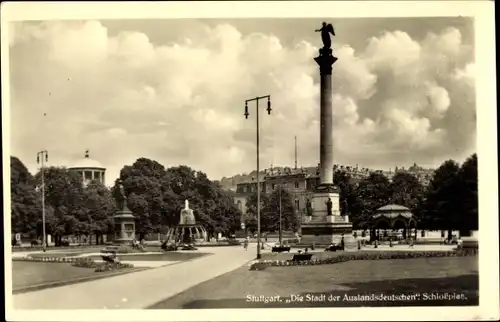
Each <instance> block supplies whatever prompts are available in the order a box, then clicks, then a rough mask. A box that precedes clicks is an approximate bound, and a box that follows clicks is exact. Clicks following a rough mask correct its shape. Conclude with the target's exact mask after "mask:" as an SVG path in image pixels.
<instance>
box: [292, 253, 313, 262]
mask: <svg viewBox="0 0 500 322" xmlns="http://www.w3.org/2000/svg"><path fill="white" fill-rule="evenodd" d="M312 255H313V254H295V255H293V258H292V262H297V261H309V260H311V258H312Z"/></svg>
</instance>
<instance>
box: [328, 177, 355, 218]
mask: <svg viewBox="0 0 500 322" xmlns="http://www.w3.org/2000/svg"><path fill="white" fill-rule="evenodd" d="M333 183H334V184H335V185H336V186H337V187H338V188H339V189H340V200H339V203H340V213H341V214H342V215H344V216H345V215H349V216H350V218H351V215H352V214H357V213H359V210H360V209H359V208H360V207H359V203H358V198H357V194H356V188H355V186H354V184H353V180H352V178H351V176H350V175H349V174H348V173H347V172H345V171H343V170H337V171H335V173H334V174H333ZM352 217H353V219H355V220H356V221H355V223H353V224H355V225H357V224H358V221H357V217H359V216H356V215H354V216H352Z"/></svg>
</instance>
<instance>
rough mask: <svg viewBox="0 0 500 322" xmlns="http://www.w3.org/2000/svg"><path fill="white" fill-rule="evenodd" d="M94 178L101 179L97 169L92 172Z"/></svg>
mask: <svg viewBox="0 0 500 322" xmlns="http://www.w3.org/2000/svg"><path fill="white" fill-rule="evenodd" d="M94 179H96V180H101V173H100V172H99V171H96V172H94Z"/></svg>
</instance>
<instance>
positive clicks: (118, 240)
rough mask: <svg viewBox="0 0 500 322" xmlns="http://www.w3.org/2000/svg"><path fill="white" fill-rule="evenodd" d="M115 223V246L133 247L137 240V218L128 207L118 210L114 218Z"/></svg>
mask: <svg viewBox="0 0 500 322" xmlns="http://www.w3.org/2000/svg"><path fill="white" fill-rule="evenodd" d="M113 220H114V222H115V236H114V239H113V244H115V245H124V244H127V245H131V244H132V241H133V240H134V239H135V218H134V215H133V214H132V211H130V210H129V209H128V208H127V207H124V208H123V209H122V210H118V211H117V212H116V214H115V215H114V216H113Z"/></svg>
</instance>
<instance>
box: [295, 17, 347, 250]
mask: <svg viewBox="0 0 500 322" xmlns="http://www.w3.org/2000/svg"><path fill="white" fill-rule="evenodd" d="M316 32H321V40H322V41H323V47H322V48H320V49H319V56H318V57H315V58H314V60H315V61H316V63H317V64H318V66H319V73H320V137H319V140H320V153H319V159H320V162H319V167H318V168H319V169H318V171H317V174H318V175H319V184H318V185H317V186H316V187H315V190H314V193H313V196H312V202H311V204H312V205H311V206H309V205H308V206H307V208H308V211H307V215H306V216H305V217H304V218H303V222H302V225H301V229H302V239H301V241H300V244H303V245H311V244H315V245H330V244H331V243H340V241H341V240H342V235H344V237H345V239H344V241H345V243H346V244H347V243H348V239H349V238H348V237H347V236H350V237H351V238H352V234H351V233H352V223H350V222H349V217H348V216H347V215H346V216H341V215H340V205H339V199H340V195H339V193H340V190H339V189H338V187H336V186H335V185H334V184H333V166H334V162H333V106H332V69H333V68H332V67H333V64H334V63H335V62H336V61H337V60H338V59H337V57H335V56H333V54H332V41H331V38H330V37H331V36H335V30H334V28H333V26H332V25H331V24H329V23H326V22H323V24H322V27H321V28H320V29H317V30H316ZM309 207H311V208H312V211H311V210H309ZM354 244H355V243H354Z"/></svg>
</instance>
